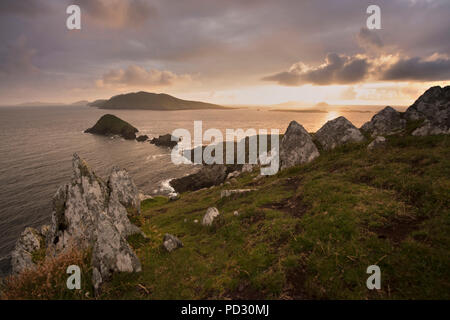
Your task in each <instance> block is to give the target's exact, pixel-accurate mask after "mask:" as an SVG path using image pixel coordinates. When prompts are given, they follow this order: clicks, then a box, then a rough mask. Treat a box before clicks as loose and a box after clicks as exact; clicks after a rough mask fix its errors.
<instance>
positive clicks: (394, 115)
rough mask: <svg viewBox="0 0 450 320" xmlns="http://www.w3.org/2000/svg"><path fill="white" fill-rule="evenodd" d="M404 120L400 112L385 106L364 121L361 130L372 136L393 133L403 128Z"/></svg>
mask: <svg viewBox="0 0 450 320" xmlns="http://www.w3.org/2000/svg"><path fill="white" fill-rule="evenodd" d="M405 127H406V120H405V119H403V116H402V114H401V113H400V112H398V111H397V110H395V109H393V108H392V107H386V108H384V109H383V110H381V111H380V112H378V113H377V114H376V115H374V116H373V117H372V119H371V120H370V121H369V122H366V123H365V124H364V125H363V126H362V127H361V130H362V131H364V132H367V133H369V134H370V135H371V136H372V137H376V136H378V135H387V134H393V133H396V132H398V131H401V130H403V129H405Z"/></svg>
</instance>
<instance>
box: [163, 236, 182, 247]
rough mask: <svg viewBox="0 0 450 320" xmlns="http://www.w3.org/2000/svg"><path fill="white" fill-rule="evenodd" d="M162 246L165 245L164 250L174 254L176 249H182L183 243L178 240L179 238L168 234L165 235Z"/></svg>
mask: <svg viewBox="0 0 450 320" xmlns="http://www.w3.org/2000/svg"><path fill="white" fill-rule="evenodd" d="M162 245H163V248H164V249H166V250H167V251H168V252H172V251H173V250H175V249H178V248H182V247H183V242H181V240H180V239H178V238H177V237H175V236H173V235H171V234H168V233H166V234H165V235H164V239H163V244H162Z"/></svg>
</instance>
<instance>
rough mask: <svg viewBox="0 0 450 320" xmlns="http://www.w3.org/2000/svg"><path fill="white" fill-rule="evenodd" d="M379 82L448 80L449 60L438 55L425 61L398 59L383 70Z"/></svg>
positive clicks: (449, 75) (449, 78)
mask: <svg viewBox="0 0 450 320" xmlns="http://www.w3.org/2000/svg"><path fill="white" fill-rule="evenodd" d="M381 80H387V81H438V80H450V58H449V57H448V56H443V55H439V54H435V55H432V56H431V57H429V58H427V59H423V58H420V57H413V58H400V59H398V61H396V62H395V63H393V64H392V65H390V66H389V67H387V68H386V69H385V71H384V72H383V73H382V75H381Z"/></svg>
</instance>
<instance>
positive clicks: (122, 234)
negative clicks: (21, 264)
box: [13, 154, 141, 292]
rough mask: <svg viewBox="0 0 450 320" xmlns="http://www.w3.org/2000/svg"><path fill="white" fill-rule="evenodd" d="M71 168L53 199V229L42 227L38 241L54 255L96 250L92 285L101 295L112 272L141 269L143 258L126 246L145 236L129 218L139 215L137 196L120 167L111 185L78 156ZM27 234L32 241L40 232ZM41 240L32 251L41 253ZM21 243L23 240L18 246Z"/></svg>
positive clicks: (115, 170) (132, 183)
mask: <svg viewBox="0 0 450 320" xmlns="http://www.w3.org/2000/svg"><path fill="white" fill-rule="evenodd" d="M72 169H73V173H72V179H71V182H70V183H68V184H65V185H63V186H61V187H59V188H58V190H57V192H56V194H55V196H54V197H53V212H52V223H51V226H50V228H41V232H40V234H41V236H42V237H41V238H39V239H41V240H42V238H46V239H45V241H44V242H43V243H46V247H47V248H46V249H47V251H48V252H50V253H51V254H52V255H54V256H55V255H58V254H59V253H61V252H64V251H65V250H67V249H69V248H73V247H76V248H79V249H87V248H92V268H93V277H92V281H93V285H94V288H95V289H96V292H98V290H99V288H100V286H101V284H102V282H103V281H106V280H108V279H110V277H111V275H112V273H114V272H137V271H140V270H141V266H140V262H139V259H138V258H137V256H136V255H135V253H134V252H133V250H132V249H131V247H130V246H129V245H128V243H127V241H126V237H127V236H129V235H132V234H135V233H139V232H141V231H140V230H139V228H138V227H136V226H134V225H133V224H131V222H130V221H129V219H128V214H129V211H131V214H138V213H139V208H140V199H139V192H138V190H137V188H136V186H135V184H134V182H133V181H132V179H131V178H130V177H129V175H128V173H127V172H126V171H125V170H121V169H119V168H117V167H116V168H113V170H112V172H111V174H110V176H109V179H108V183H106V182H104V181H103V180H102V179H101V178H99V177H98V176H97V175H96V174H95V173H94V172H93V171H92V170H91V169H90V168H89V166H88V165H87V163H86V162H85V161H84V160H82V159H81V158H80V157H79V156H78V155H77V154H74V156H73V160H72ZM127 209H128V210H127ZM44 234H45V235H46V237H44ZM26 235H27V239H28V238H29V237H30V236H31V235H36V232H34V231H33V232H30V231H29V230H28V231H27V230H26ZM37 239H38V238H37V236H34V240H33V246H32V247H33V248H38V247H37V245H36V244H37ZM22 242H23V240H21V239H19V240H18V243H17V245H18V246H20V245H21V243H22ZM41 246H42V245H41ZM28 247H30V246H28ZM28 247H27V248H28ZM30 248H31V247H30ZM38 249H39V248H38ZM28 251H29V252H31V251H30V250H28ZM13 267H14V266H13ZM16 269H17V268H16Z"/></svg>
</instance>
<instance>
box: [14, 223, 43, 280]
mask: <svg viewBox="0 0 450 320" xmlns="http://www.w3.org/2000/svg"><path fill="white" fill-rule="evenodd" d="M43 247H44V248H45V236H44V235H43V234H42V233H41V232H39V231H37V230H36V229H34V228H31V227H28V228H25V230H24V231H23V232H22V234H21V235H20V237H19V239H18V240H17V242H16V246H15V248H14V250H13V251H12V252H11V266H12V272H13V274H18V273H21V272H22V271H24V270H27V269H31V268H33V267H34V266H35V265H36V264H35V263H34V262H33V253H34V252H36V251H37V250H40V249H42V248H43Z"/></svg>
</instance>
